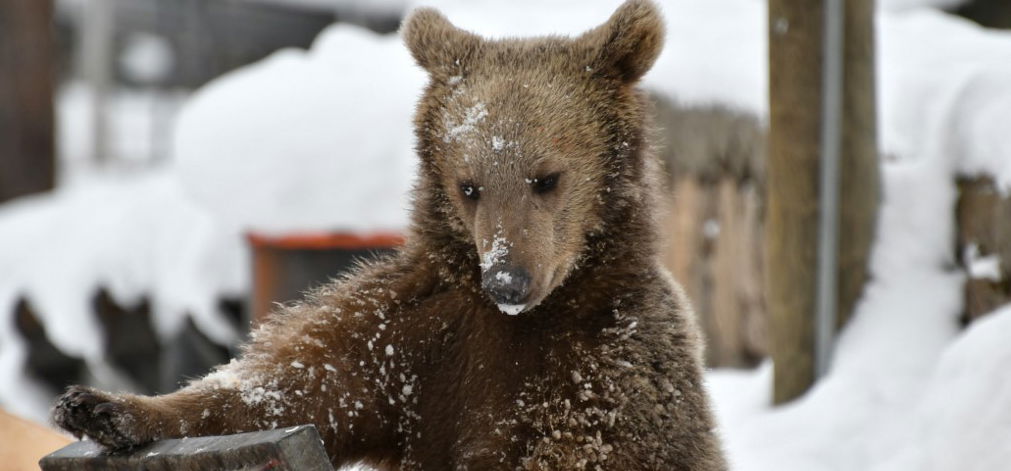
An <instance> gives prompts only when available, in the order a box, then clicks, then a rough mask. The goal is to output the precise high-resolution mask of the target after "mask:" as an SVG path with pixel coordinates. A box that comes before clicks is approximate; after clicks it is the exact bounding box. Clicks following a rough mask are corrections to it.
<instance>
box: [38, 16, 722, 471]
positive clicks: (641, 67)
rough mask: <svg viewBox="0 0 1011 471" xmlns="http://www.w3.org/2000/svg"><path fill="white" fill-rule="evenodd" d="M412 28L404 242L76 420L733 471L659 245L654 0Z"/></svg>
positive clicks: (142, 430) (84, 393)
mask: <svg viewBox="0 0 1011 471" xmlns="http://www.w3.org/2000/svg"><path fill="white" fill-rule="evenodd" d="M403 33H404V36H405V38H406V41H407V44H408V47H410V48H411V51H412V53H413V54H414V56H415V58H416V59H417V61H418V63H419V64H421V65H422V66H423V67H425V68H426V69H427V70H428V71H429V72H430V74H431V82H430V84H429V87H428V89H427V90H426V92H425V96H424V98H423V99H422V101H421V103H420V105H419V108H418V113H417V119H416V127H417V136H418V141H419V144H418V153H419V155H420V157H421V162H422V164H421V168H420V171H421V175H420V181H419V183H418V186H417V188H416V191H415V208H414V213H413V221H414V222H413V226H412V230H411V235H410V237H409V239H408V243H407V245H406V247H405V248H404V249H403V250H402V251H401V252H400V253H399V254H397V255H395V256H393V257H391V258H389V259H386V260H383V261H380V262H376V263H373V264H371V265H369V266H365V267H362V268H361V269H359V270H357V272H356V273H354V274H353V275H350V276H349V277H347V278H346V279H344V280H341V281H338V282H335V283H333V284H330V285H328V286H326V287H324V288H322V289H320V290H317V291H316V292H314V293H311V294H310V295H309V296H308V297H307V299H305V300H304V301H302V302H300V303H298V304H295V305H292V306H289V307H287V308H285V309H283V310H282V311H280V312H278V313H277V314H276V315H275V316H274V318H273V319H272V320H271V321H270V322H269V323H268V324H267V325H265V326H263V327H262V328H260V329H259V330H257V331H256V332H254V335H253V339H252V341H251V342H250V344H249V345H247V346H246V348H245V350H244V353H243V355H242V356H241V358H240V359H238V360H234V361H233V362H232V363H230V364H229V365H226V366H223V367H221V368H220V369H219V370H218V371H217V372H215V373H212V374H211V375H209V376H208V377H206V378H203V379H201V380H198V381H195V382H194V383H192V384H191V385H190V386H188V387H186V388H184V389H182V390H180V391H177V392H175V393H172V394H168V395H164V396H158V397H142V396H133V395H112V394H107V393H102V392H98V391H94V390H91V389H87V388H80V387H78V388H74V389H72V390H71V391H69V392H68V393H67V394H66V395H64V397H63V398H61V400H60V402H59V403H58V404H57V406H56V408H55V411H54V419H55V420H56V422H57V423H59V424H60V425H61V426H63V427H64V428H66V429H67V430H70V431H72V432H75V433H77V434H86V435H88V436H90V437H92V438H94V439H96V440H98V441H99V442H101V443H103V444H105V445H107V446H110V447H124V446H131V445H135V444H138V443H143V442H147V441H150V440H155V439H158V438H162V437H176V436H181V435H187V434H189V435H207V434H224V433H235V432H239V431H244V430H253V429H262V428H272V427H283V426H288V425H292V424H300V423H314V424H316V426H317V428H318V429H319V430H320V432H321V434H322V436H323V438H324V441H325V442H326V446H327V450H328V452H329V453H330V456H331V457H332V459H333V462H334V463H335V464H338V465H340V464H345V463H348V462H353V461H355V460H359V459H364V460H366V461H368V462H370V463H372V464H374V465H377V466H379V467H385V468H389V469H426V470H439V469H471V470H484V469H542V470H546V469H615V470H633V469H657V470H678V469H684V470H711V469H723V468H724V467H725V465H724V462H723V459H722V457H721V453H720V449H719V444H718V440H717V437H716V434H715V432H714V430H713V422H712V419H711V417H710V412H709V409H708V405H707V399H706V396H705V392H704V390H703V384H702V381H703V378H702V372H701V368H700V352H699V348H700V347H699V340H698V338H697V333H696V329H695V326H694V325H693V322H692V315H691V311H690V307H689V305H688V303H687V301H686V300H685V298H684V296H683V295H682V293H681V292H680V290H679V289H678V288H677V287H676V285H675V284H674V283H673V282H672V280H671V279H670V278H669V276H668V275H667V274H666V273H665V272H664V271H663V270H662V269H661V268H659V264H658V262H657V248H656V241H655V238H656V235H655V232H656V229H655V227H654V225H655V223H654V215H653V207H654V203H653V198H654V197H655V196H656V191H655V187H656V184H657V180H658V178H657V176H658V172H657V167H658V166H657V164H656V160H655V159H654V158H653V157H652V155H651V154H650V153H649V152H648V149H647V145H646V142H645V140H644V137H643V132H644V131H643V129H644V127H645V123H644V121H645V118H644V116H645V114H646V109H645V107H646V105H645V100H644V98H643V97H642V96H641V95H640V93H639V92H638V91H636V90H635V88H634V85H635V82H636V81H637V79H638V78H639V77H640V76H641V75H642V74H643V73H645V72H646V71H647V70H648V69H649V67H650V66H651V65H652V62H653V61H654V60H655V58H656V56H657V55H658V54H659V50H660V46H661V41H662V35H663V32H662V22H661V20H660V18H659V15H658V13H657V12H656V9H655V7H654V6H653V5H652V4H651V3H649V2H647V1H642V0H638V1H637V0H632V1H629V2H628V3H626V4H625V5H623V6H622V7H621V8H620V9H619V10H618V11H617V12H616V13H615V14H614V16H613V17H612V18H611V20H609V21H608V22H607V23H606V24H604V25H603V26H601V27H598V28H596V29H594V30H591V31H589V32H588V33H586V34H584V35H582V36H580V37H578V38H575V39H567V38H540V39H530V40H502V41H487V40H484V39H482V38H480V37H478V36H476V35H473V34H470V33H466V32H463V31H461V30H458V29H456V28H455V27H453V26H452V25H451V24H449V23H448V22H447V21H446V20H445V19H444V18H443V17H442V16H441V15H439V14H438V13H436V12H435V11H433V10H419V11H418V12H416V13H415V14H414V15H413V16H412V17H411V18H410V19H408V20H407V22H406V24H405V27H404V31H403ZM552 173H558V175H559V177H558V180H557V181H558V184H557V187H555V188H554V189H552V190H551V191H547V192H543V193H536V192H534V191H532V188H534V187H536V185H537V183H534V182H533V180H534V179H541V178H542V177H544V176H545V175H547V174H552ZM465 182H467V183H472V184H473V185H474V187H475V188H481V192H480V195H481V196H480V199H478V200H476V201H475V200H473V199H470V198H468V197H467V196H466V195H465V194H464V192H463V190H462V187H461V184H462V183H465ZM496 243H497V244H498V245H496ZM482 262H484V263H482ZM492 265H495V266H499V265H503V266H505V265H508V266H511V267H522V268H523V269H525V270H526V271H528V272H529V273H530V278H531V282H530V289H529V297H528V298H527V300H526V302H524V304H523V306H522V308H523V312H522V313H521V314H519V315H515V316H510V315H506V314H504V313H502V312H500V310H499V308H497V307H496V305H495V303H494V302H492V301H491V300H490V298H489V294H488V293H487V292H486V291H487V290H486V289H483V287H482V279H483V278H487V274H488V272H489V266H492ZM485 281H486V280H485Z"/></svg>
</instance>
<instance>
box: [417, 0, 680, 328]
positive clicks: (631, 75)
mask: <svg viewBox="0 0 1011 471" xmlns="http://www.w3.org/2000/svg"><path fill="white" fill-rule="evenodd" d="M403 34H404V36H405V39H406V41H407V45H408V47H409V48H410V49H411V52H412V54H413V55H414V57H415V59H416V60H417V62H418V63H419V64H420V65H421V66H422V67H424V68H425V69H426V70H427V71H428V72H429V75H430V82H429V87H428V89H427V90H426V94H425V97H424V98H423V99H422V100H421V102H420V104H419V107H418V114H417V118H416V126H417V134H418V141H419V154H420V155H421V158H422V159H423V162H424V163H425V165H423V168H426V167H427V168H429V169H430V171H431V172H432V173H434V174H435V175H437V178H438V180H439V182H440V184H441V189H442V191H443V192H444V194H445V195H446V198H447V199H448V200H449V201H450V202H451V204H452V206H453V210H452V215H453V217H454V219H456V220H458V221H457V222H459V224H458V225H459V226H461V227H462V228H463V230H464V231H465V232H466V234H467V236H468V237H469V239H470V240H471V241H472V242H473V244H474V247H475V250H476V252H477V255H478V258H479V260H480V269H481V274H482V288H483V289H484V291H485V292H486V293H487V294H488V295H489V297H490V298H491V299H492V301H493V302H495V303H496V304H497V305H498V306H499V308H500V309H501V310H502V311H503V312H505V313H507V314H512V315H515V314H519V313H520V312H523V311H526V310H529V309H531V308H533V307H534V306H536V305H537V304H538V303H540V302H541V301H542V300H544V298H545V297H547V296H548V295H549V294H550V293H551V292H552V291H553V290H554V289H555V288H556V287H557V286H559V285H560V284H561V283H562V282H563V281H564V280H565V278H566V277H567V276H568V274H569V273H570V272H571V271H572V270H573V268H574V267H575V266H576V265H577V262H578V260H579V257H580V255H581V254H582V253H583V252H584V251H585V246H586V238H587V235H589V234H592V233H593V232H594V231H599V230H601V226H602V224H604V218H603V215H604V214H605V213H606V211H607V210H608V207H607V203H606V202H607V201H611V200H612V199H611V198H606V195H605V193H607V192H610V191H611V188H609V187H608V182H609V181H610V179H609V176H613V174H614V173H617V172H620V171H622V168H623V167H628V166H632V165H635V163H634V162H626V160H631V159H632V157H631V155H632V153H631V152H630V151H629V147H630V144H629V142H627V140H628V139H629V137H628V136H631V135H634V134H635V133H634V130H633V129H631V128H632V127H636V128H637V127H639V126H641V124H640V123H641V122H642V116H641V113H642V111H641V106H640V103H639V101H638V99H637V96H636V92H635V90H634V88H633V86H634V84H635V82H637V81H638V79H639V78H640V77H641V76H642V74H643V73H645V72H646V71H647V70H648V69H649V67H650V66H651V65H652V63H653V61H654V60H655V59H656V57H657V55H658V54H659V51H660V47H661V43H662V37H663V28H662V23H661V20H660V19H659V17H658V16H657V15H656V12H655V10H654V9H652V8H651V7H649V6H648V5H645V4H644V3H642V2H637V1H634V0H633V1H630V2H627V3H625V4H624V5H623V6H622V7H621V8H619V9H618V11H617V12H615V14H614V15H613V16H612V17H611V19H610V20H608V22H607V23H605V24H603V25H601V26H599V27H597V28H595V29H593V30H590V31H588V32H587V33H585V34H583V35H581V36H579V37H577V38H571V39H570V38H558V37H549V38H533V39H526V40H485V39H483V38H481V37H479V36H476V35H474V34H471V33H468V32H466V31H463V30H460V29H458V28H456V27H454V26H453V25H452V24H450V23H449V22H448V21H447V20H446V19H445V18H444V17H442V16H441V15H440V14H439V13H437V12H435V11H434V10H429V9H421V10H418V11H416V12H415V13H414V14H413V15H412V16H411V17H410V18H409V19H408V20H407V22H406V23H405V25H404V29H403Z"/></svg>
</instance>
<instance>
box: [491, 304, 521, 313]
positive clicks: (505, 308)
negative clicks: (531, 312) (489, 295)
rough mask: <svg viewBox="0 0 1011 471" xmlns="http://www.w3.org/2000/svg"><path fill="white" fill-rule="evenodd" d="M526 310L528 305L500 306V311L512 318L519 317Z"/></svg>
mask: <svg viewBox="0 0 1011 471" xmlns="http://www.w3.org/2000/svg"><path fill="white" fill-rule="evenodd" d="M526 308H527V305H526V304H498V310H499V311H502V312H504V313H506V314H509V315H510V316H515V315H519V313H521V312H523V310H524V309H526Z"/></svg>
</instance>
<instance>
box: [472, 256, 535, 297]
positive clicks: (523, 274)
mask: <svg viewBox="0 0 1011 471" xmlns="http://www.w3.org/2000/svg"><path fill="white" fill-rule="evenodd" d="M481 287H482V288H484V290H485V292H487V293H488V294H489V295H491V298H492V300H493V301H495V303H496V304H510V305H516V304H523V303H525V302H526V300H527V297H528V296H529V295H530V273H528V272H527V271H526V270H524V269H523V268H520V267H510V266H506V265H496V266H493V267H491V268H489V269H488V270H487V271H485V272H484V274H483V275H482V276H481Z"/></svg>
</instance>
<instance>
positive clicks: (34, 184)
mask: <svg viewBox="0 0 1011 471" xmlns="http://www.w3.org/2000/svg"><path fill="white" fill-rule="evenodd" d="M52 13H53V11H52V1H51V0H3V1H0V202H3V201H6V200H10V199H13V198H16V197H18V196H22V195H27V194H30V193H35V192H39V191H45V190H49V189H51V188H52V187H53V180H54V178H55V175H54V147H55V146H54V142H53V75H54V73H53V72H54V71H53V69H54V67H53V66H54V63H55V61H54V53H53V46H54V41H53V32H52V17H53V14H52Z"/></svg>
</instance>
